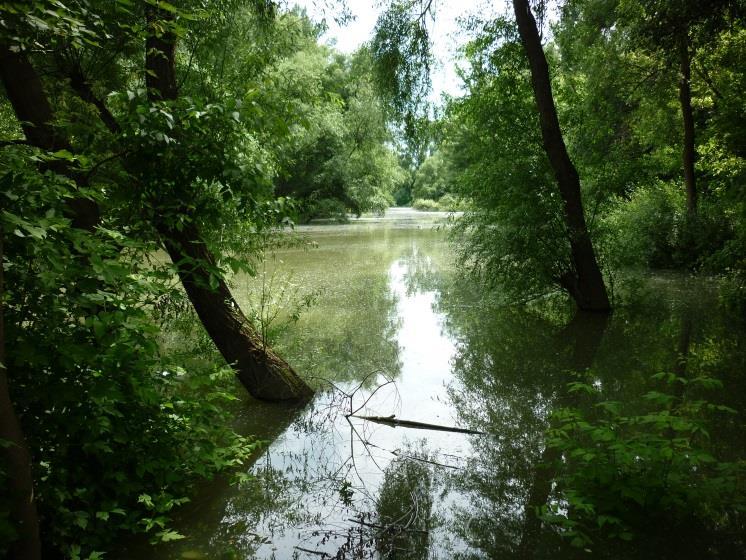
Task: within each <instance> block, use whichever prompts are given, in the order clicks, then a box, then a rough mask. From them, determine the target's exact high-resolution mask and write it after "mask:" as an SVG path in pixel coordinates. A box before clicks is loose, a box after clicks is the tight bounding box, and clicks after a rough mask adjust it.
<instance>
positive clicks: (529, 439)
mask: <svg viewBox="0 0 746 560" xmlns="http://www.w3.org/2000/svg"><path fill="white" fill-rule="evenodd" d="M389 218H390V217H389ZM389 218H386V219H383V220H378V219H374V220H369V221H361V222H360V223H353V224H349V225H346V226H341V227H339V226H320V227H311V228H305V229H304V231H303V234H304V235H309V236H311V237H312V239H313V240H314V241H315V242H316V243H317V244H318V248H317V249H313V250H310V251H303V250H299V249H287V250H285V251H283V252H282V253H281V254H280V255H279V257H278V259H277V260H276V261H275V263H274V264H273V266H276V267H277V270H278V271H279V272H281V273H283V274H284V273H288V274H290V273H292V274H293V275H294V276H293V281H294V282H296V283H297V284H298V285H299V286H303V287H305V288H308V289H313V290H318V292H319V294H320V295H319V297H318V300H317V302H316V305H315V306H314V307H312V308H311V309H310V310H309V311H307V312H305V313H304V314H302V315H301V316H300V318H299V320H298V321H297V322H296V323H294V324H293V326H292V328H290V329H288V330H287V331H285V332H284V333H283V334H282V335H281V336H280V337H279V339H278V344H279V346H280V347H281V349H282V351H283V353H284V355H285V356H287V357H288V358H289V359H290V361H291V363H293V364H294V365H296V367H297V368H298V370H299V371H302V372H304V373H305V374H306V375H308V376H310V377H313V378H315V379H316V380H317V381H318V382H319V383H320V385H322V386H324V385H323V383H327V385H326V386H327V387H330V388H329V389H328V390H322V391H320V392H319V393H318V395H317V397H316V398H315V400H314V401H313V403H311V405H309V407H307V408H306V409H305V410H304V411H302V412H300V413H298V414H287V412H282V411H280V412H278V411H277V410H276V409H274V408H273V407H266V408H264V407H262V406H261V405H257V404H248V405H247V407H246V408H245V410H242V411H241V417H240V418H239V421H238V422H237V424H238V426H239V428H240V430H241V431H242V432H244V433H251V434H258V435H259V436H260V438H263V439H267V440H269V441H270V442H271V443H270V444H269V445H268V446H267V447H266V448H265V449H264V451H263V452H262V453H261V454H260V455H259V456H258V457H257V458H256V462H255V463H254V464H253V465H250V466H247V469H246V471H247V474H250V476H248V477H246V479H245V480H244V483H243V484H241V485H240V486H230V485H228V484H226V483H225V481H216V483H215V484H214V485H211V486H210V487H208V488H205V489H204V491H203V492H202V493H201V494H200V496H198V498H197V499H196V501H195V504H193V506H192V507H191V508H190V509H188V510H186V512H185V513H184V515H183V519H182V522H181V523H180V524H179V526H177V527H176V528H177V529H178V530H180V531H181V532H182V533H184V534H185V535H187V538H186V539H184V540H183V541H180V542H178V543H172V544H170V545H168V546H166V547H163V546H161V547H158V548H155V549H153V551H151V552H144V553H142V554H139V553H138V554H137V556H142V558H143V559H145V558H159V559H161V558H164V559H169V558H172V559H186V560H188V559H192V560H196V559H200V558H205V559H207V558H210V559H212V558H225V559H229V558H230V559H234V558H235V559H239V558H240V559H244V558H266V559H271V558H276V559H292V558H299V559H301V558H324V557H326V558H340V559H342V558H350V559H352V558H355V559H361V558H380V559H386V560H395V559H402V560H409V559H412V560H414V559H425V558H432V559H435V558H442V559H450V558H463V559H467V558H469V559H470V558H520V559H524V558H525V559H530V558H576V557H577V558H580V557H582V558H590V557H592V558H667V557H671V558H673V557H676V558H708V557H711V558H716V557H720V558H741V557H743V556H744V551H745V550H746V547H744V543H743V539H742V536H741V535H742V534H743V533H744V531H743V528H744V527H743V518H742V512H743V511H744V509H743V508H746V502H744V493H745V492H744V476H743V475H744V470H743V460H744V449H743V442H744V441H746V438H745V437H744V436H746V430H745V429H744V428H745V427H744V421H743V415H742V413H741V411H743V409H744V407H743V405H744V403H743V400H744V398H746V379H744V376H743V371H744V369H746V368H745V367H744V366H746V359H745V358H746V355H745V353H746V345H744V344H743V342H744V333H743V331H742V330H739V329H738V328H736V327H733V326H731V325H729V324H728V323H727V321H726V320H725V319H724V318H723V317H722V316H721V315H720V314H719V313H718V310H717V307H716V305H715V304H714V301H715V299H714V293H713V291H712V290H711V289H710V288H709V287H708V286H707V284H706V283H703V282H695V281H688V280H686V279H683V278H678V277H653V278H651V279H649V281H648V282H647V285H648V294H649V295H648V296H644V295H641V296H640V297H638V298H636V304H635V305H634V306H629V307H624V308H620V309H619V310H618V311H616V312H615V313H614V315H612V316H611V317H609V318H606V317H602V316H588V315H582V314H578V315H572V314H571V313H570V312H569V311H568V310H567V309H564V308H555V307H552V306H551V305H549V304H547V305H542V306H536V307H535V308H533V309H526V308H525V307H523V308H514V307H505V306H502V307H501V306H499V305H497V304H495V303H493V302H492V301H491V299H490V297H489V296H487V295H485V294H480V293H479V292H478V290H477V289H476V288H475V287H474V286H472V285H470V284H469V283H468V282H466V281H464V280H463V279H462V278H460V277H458V276H457V275H456V273H455V271H454V269H453V268H452V265H451V261H450V253H449V250H448V246H447V243H446V240H445V237H444V235H443V232H442V231H437V230H434V229H433V227H432V226H433V224H434V223H435V222H433V217H432V216H428V217H427V220H424V219H422V220H421V219H420V217H418V216H417V215H414V214H413V213H411V212H410V213H408V214H406V215H405V216H404V217H401V216H399V217H394V218H390V219H389ZM423 220H424V221H423ZM242 282H243V284H242ZM238 286H239V288H240V287H241V286H243V287H244V288H245V289H244V292H245V293H246V294H248V295H247V296H246V298H249V297H250V294H251V290H252V289H254V285H253V284H252V281H251V280H249V279H238ZM238 291H239V293H240V289H239V290H238ZM244 304H245V302H242V305H244ZM659 373H661V374H663V375H656V374H659ZM321 380H323V381H321ZM731 410H732V411H738V412H737V413H733V412H730V411H731ZM352 412H355V413H356V415H359V416H377V417H379V418H380V417H386V416H391V415H396V418H397V419H401V420H408V421H413V422H424V423H430V424H437V425H440V426H453V427H458V428H465V429H471V430H475V431H478V432H484V433H485V434H486V435H466V434H463V433H453V432H447V431H446V432H443V431H427V430H413V429H408V428H405V427H401V426H400V427H393V426H391V425H382V424H378V423H373V422H368V421H365V420H364V419H360V418H355V417H351V416H349V414H350V413H352ZM739 465H740V466H739ZM739 500H740V502H739ZM739 508H741V509H740V511H739ZM589 550H590V551H591V552H588V551H589ZM127 557H132V556H127Z"/></svg>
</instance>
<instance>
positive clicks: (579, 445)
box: [542, 373, 746, 547]
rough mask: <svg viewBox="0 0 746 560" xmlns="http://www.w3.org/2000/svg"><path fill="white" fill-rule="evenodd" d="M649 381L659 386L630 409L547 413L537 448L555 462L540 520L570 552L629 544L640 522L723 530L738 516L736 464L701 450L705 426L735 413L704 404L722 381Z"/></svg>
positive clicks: (610, 405) (744, 498)
mask: <svg viewBox="0 0 746 560" xmlns="http://www.w3.org/2000/svg"><path fill="white" fill-rule="evenodd" d="M653 379H654V380H656V381H658V382H659V383H660V384H662V385H663V387H662V388H661V389H659V390H652V391H649V392H647V393H645V394H644V395H643V396H642V398H641V400H640V401H639V402H627V403H622V402H618V401H600V402H597V403H596V405H595V407H596V410H597V414H595V415H594V416H593V417H588V415H587V414H584V413H583V412H581V411H580V410H578V409H574V408H570V407H566V408H560V409H558V410H555V411H554V412H553V414H552V419H553V422H554V427H553V428H551V429H550V430H549V432H548V433H549V440H548V442H547V445H548V446H550V447H552V448H555V449H557V450H559V451H560V452H561V453H562V457H563V460H562V462H561V463H560V464H559V465H557V468H558V469H559V471H560V474H559V475H558V478H557V486H558V491H559V496H560V499H559V500H558V501H556V502H553V503H550V504H549V505H548V506H546V507H545V508H544V509H543V512H542V518H543V519H544V520H545V521H547V522H549V523H552V524H555V525H557V526H558V527H560V528H561V529H562V532H563V535H564V536H566V537H568V538H570V539H571V540H572V543H573V544H574V545H576V546H579V547H588V546H591V544H592V542H593V540H594V539H596V538H600V536H605V537H612V538H617V539H622V540H631V539H633V538H634V537H635V534H636V533H637V532H639V531H641V530H643V528H644V527H645V526H646V525H648V524H650V523H656V524H663V525H672V526H677V525H682V524H683V525H686V524H687V523H691V522H692V520H697V521H699V522H701V523H705V524H706V525H709V526H711V527H712V528H713V529H714V530H715V531H728V530H730V529H731V528H734V527H737V526H738V524H739V516H741V515H742V514H743V513H744V512H745V511H746V495H744V493H743V490H742V489H743V481H744V476H746V464H745V463H744V462H743V461H738V460H736V461H732V460H728V459H727V458H724V457H720V458H718V457H717V456H716V455H713V453H715V454H716V453H717V450H716V449H714V448H713V447H712V446H711V445H710V435H709V430H710V429H711V427H710V426H711V425H712V424H713V419H714V418H716V417H717V416H722V415H732V414H736V411H735V410H733V409H731V408H729V407H727V406H724V405H719V404H716V403H714V402H712V401H711V400H709V399H708V398H707V393H708V392H711V391H712V390H713V389H718V388H722V383H721V382H720V381H719V380H717V379H714V378H710V377H706V376H700V377H693V378H686V377H681V376H678V375H675V374H673V373H659V374H656V375H654V376H653ZM569 387H570V388H569V390H570V392H575V393H585V394H588V395H590V398H593V396H594V395H595V394H596V393H597V391H596V389H595V388H594V387H593V386H592V385H589V384H587V383H584V382H574V383H572V384H570V386H569Z"/></svg>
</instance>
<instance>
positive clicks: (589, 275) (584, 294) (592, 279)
mask: <svg viewBox="0 0 746 560" xmlns="http://www.w3.org/2000/svg"><path fill="white" fill-rule="evenodd" d="M513 9H514V11H515V17H516V22H517V23H518V31H519V33H520V36H521V42H522V43H523V48H524V49H525V51H526V56H527V57H528V62H529V66H530V68H531V85H532V87H533V90H534V98H535V99H536V105H537V107H538V109H539V120H540V122H541V136H542V139H543V141H544V150H545V151H546V154H547V156H548V157H549V162H550V164H551V166H552V170H553V171H554V176H555V178H556V180H557V184H558V185H559V190H560V194H561V196H562V201H563V203H564V218H565V224H566V226H567V229H568V233H569V236H570V254H571V259H572V267H573V273H572V274H570V275H567V276H566V277H564V278H562V279H561V281H560V283H561V284H562V287H563V288H565V289H566V290H567V291H568V292H569V293H570V295H571V296H572V297H573V299H574V300H575V302H576V303H577V305H578V307H579V308H580V309H581V310H584V311H598V312H604V313H606V312H609V311H610V310H611V306H610V304H609V297H608V295H607V293H606V286H605V285H604V281H603V277H602V276H601V270H600V269H599V267H598V262H597V261H596V254H595V252H594V250H593V244H592V243H591V238H590V235H589V233H588V227H587V225H586V222H585V214H584V213H583V201H582V198H581V194H580V178H579V177H578V172H577V170H576V169H575V166H574V165H573V163H572V161H571V160H570V156H569V154H568V153H567V148H566V146H565V141H564V139H563V138H562V131H561V130H560V126H559V119H558V118H557V109H556V108H555V106H554V99H553V97H552V84H551V82H550V79H549V65H548V64H547V59H546V57H545V56H544V50H543V49H542V46H541V39H540V38H539V31H538V29H537V28H536V20H535V19H534V16H533V14H532V13H531V9H530V7H529V3H528V0H513Z"/></svg>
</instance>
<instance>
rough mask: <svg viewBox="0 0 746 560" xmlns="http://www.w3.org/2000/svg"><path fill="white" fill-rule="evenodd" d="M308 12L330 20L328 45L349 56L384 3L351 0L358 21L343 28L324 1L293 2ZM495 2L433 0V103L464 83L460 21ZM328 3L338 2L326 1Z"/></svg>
mask: <svg viewBox="0 0 746 560" xmlns="http://www.w3.org/2000/svg"><path fill="white" fill-rule="evenodd" d="M288 3H290V4H293V3H295V4H297V5H299V6H301V7H303V8H305V9H306V11H307V13H308V15H309V16H310V17H311V19H314V20H317V21H320V20H322V19H326V21H327V23H328V24H329V30H328V31H327V33H326V34H325V35H324V36H323V37H322V40H323V41H324V42H327V43H331V42H332V41H334V42H335V43H336V47H337V49H339V50H340V51H342V52H345V53H351V52H353V51H355V50H356V49H357V48H358V47H359V46H360V45H361V44H363V43H364V42H366V41H368V40H370V38H371V36H372V34H373V28H374V27H375V24H376V19H377V18H378V14H379V12H380V11H381V10H382V8H381V6H378V5H377V4H379V3H380V0H347V6H348V8H349V9H350V11H351V12H352V14H353V15H354V16H355V19H354V20H353V21H351V22H349V23H347V24H346V25H344V26H342V27H340V26H339V25H337V24H336V23H335V22H334V21H333V13H332V12H329V10H328V9H327V10H326V13H325V9H324V4H325V2H324V1H323V0H290V1H289V2H288ZM496 3H499V2H495V0H492V1H487V0H433V6H434V8H435V19H434V21H430V22H429V31H430V37H431V39H432V42H433V54H434V55H435V59H436V60H437V61H438V66H437V67H436V68H435V69H434V70H433V72H432V81H433V93H432V96H431V98H432V100H433V101H437V100H439V99H440V95H441V93H448V94H451V95H458V94H459V92H460V80H459V78H458V76H457V74H456V70H455V55H456V51H457V50H458V48H459V47H461V46H462V45H463V44H464V42H465V38H464V34H463V33H459V25H458V19H459V18H463V17H467V16H469V15H471V14H483V13H484V11H485V10H486V9H489V10H490V11H492V10H494V5H495V4H496ZM326 4H327V5H328V4H334V2H329V0H327V1H326Z"/></svg>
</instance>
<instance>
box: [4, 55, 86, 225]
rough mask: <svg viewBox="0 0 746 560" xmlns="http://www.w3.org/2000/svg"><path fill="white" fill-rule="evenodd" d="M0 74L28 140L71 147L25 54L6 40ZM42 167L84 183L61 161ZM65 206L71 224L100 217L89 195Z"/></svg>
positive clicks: (54, 148)
mask: <svg viewBox="0 0 746 560" xmlns="http://www.w3.org/2000/svg"><path fill="white" fill-rule="evenodd" d="M0 78H1V79H2V81H3V85H4V86H5V92H6V94H7V96H8V99H9V100H10V103H11V105H12V106H13V111H14V112H15V114H16V117H17V118H18V120H19V122H20V123H21V128H22V129H23V133H24V135H25V136H26V139H27V140H28V141H29V143H30V144H31V145H32V146H36V147H37V148H39V149H41V150H45V151H47V152H56V151H58V150H68V151H70V149H71V148H70V143H69V142H68V140H67V137H66V136H65V135H64V134H62V133H60V132H59V131H58V130H57V129H55V127H54V125H53V121H54V118H53V116H54V113H53V112H52V107H51V106H50V105H49V101H48V99H47V96H46V94H45V92H44V88H43V87H42V83H41V80H40V79H39V76H38V74H37V73H36V71H35V70H34V67H33V66H32V65H31V62H29V59H28V57H27V56H26V54H25V53H23V52H13V51H12V50H11V49H10V47H9V46H8V45H7V44H5V43H0ZM45 169H51V170H53V171H55V172H57V173H60V174H64V175H67V176H68V177H71V178H72V179H73V180H74V181H75V183H76V184H77V185H78V186H79V187H83V186H85V184H86V180H85V178H84V177H83V176H82V175H81V174H80V173H77V172H75V171H74V170H72V169H70V168H69V166H68V165H67V163H66V162H64V161H54V162H52V163H49V164H44V165H43V166H42V171H44V170H45ZM66 206H67V211H68V214H69V216H70V218H71V219H72V225H73V227H77V228H82V229H87V230H92V229H93V228H94V227H95V225H96V224H97V223H98V221H99V218H100V213H99V208H98V205H97V204H96V202H94V201H92V200H90V199H87V198H83V197H79V198H72V199H69V200H67V201H66Z"/></svg>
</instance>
